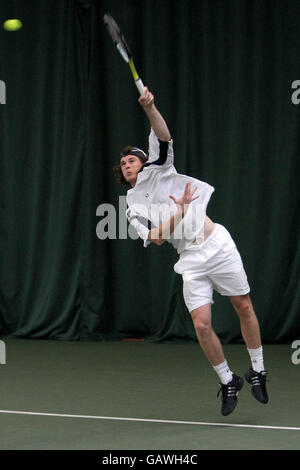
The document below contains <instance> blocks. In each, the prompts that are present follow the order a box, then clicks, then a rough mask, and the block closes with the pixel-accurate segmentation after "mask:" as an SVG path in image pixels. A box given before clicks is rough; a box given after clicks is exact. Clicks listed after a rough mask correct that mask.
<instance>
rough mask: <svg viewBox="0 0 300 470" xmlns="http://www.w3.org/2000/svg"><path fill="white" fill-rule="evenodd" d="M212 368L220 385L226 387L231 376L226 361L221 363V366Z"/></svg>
mask: <svg viewBox="0 0 300 470" xmlns="http://www.w3.org/2000/svg"><path fill="white" fill-rule="evenodd" d="M213 368H214V369H215V371H216V373H217V374H218V376H219V377H220V380H221V383H222V384H223V385H226V384H228V383H229V382H231V381H232V375H233V374H232V372H231V370H230V369H229V367H228V364H227V361H224V362H221V364H218V365H217V366H213Z"/></svg>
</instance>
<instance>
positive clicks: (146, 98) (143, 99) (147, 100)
mask: <svg viewBox="0 0 300 470" xmlns="http://www.w3.org/2000/svg"><path fill="white" fill-rule="evenodd" d="M138 101H139V103H140V104H141V105H142V106H145V107H146V106H149V105H151V104H152V103H153V101H154V96H153V94H152V93H151V91H149V90H148V88H147V87H146V86H145V90H144V94H143V95H142V96H140V97H139V100H138Z"/></svg>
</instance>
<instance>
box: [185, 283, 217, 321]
mask: <svg viewBox="0 0 300 470" xmlns="http://www.w3.org/2000/svg"><path fill="white" fill-rule="evenodd" d="M183 297H184V301H185V304H186V306H187V308H188V310H189V312H190V313H191V312H192V311H194V310H196V309H198V308H199V307H202V306H203V305H207V304H209V305H210V304H211V303H213V284H212V282H211V280H210V279H209V278H208V277H207V276H201V277H197V278H189V276H186V275H184V276H183Z"/></svg>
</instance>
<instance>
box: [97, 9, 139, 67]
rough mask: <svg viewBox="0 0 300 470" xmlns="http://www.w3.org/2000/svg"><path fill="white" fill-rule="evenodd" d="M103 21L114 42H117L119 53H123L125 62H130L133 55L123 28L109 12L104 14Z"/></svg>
mask: <svg viewBox="0 0 300 470" xmlns="http://www.w3.org/2000/svg"><path fill="white" fill-rule="evenodd" d="M103 22H104V24H105V26H106V29H107V32H108V34H109V35H110V37H111V38H112V40H113V42H114V43H115V45H116V48H117V49H118V51H119V53H120V54H121V56H122V57H123V59H124V60H125V62H127V63H128V62H129V60H130V59H131V57H132V55H131V51H130V49H129V47H128V44H127V42H126V39H125V38H124V36H123V34H122V33H121V30H120V28H119V26H118V24H117V23H116V21H115V20H114V18H113V17H112V16H111V15H110V14H109V13H105V15H104V16H103Z"/></svg>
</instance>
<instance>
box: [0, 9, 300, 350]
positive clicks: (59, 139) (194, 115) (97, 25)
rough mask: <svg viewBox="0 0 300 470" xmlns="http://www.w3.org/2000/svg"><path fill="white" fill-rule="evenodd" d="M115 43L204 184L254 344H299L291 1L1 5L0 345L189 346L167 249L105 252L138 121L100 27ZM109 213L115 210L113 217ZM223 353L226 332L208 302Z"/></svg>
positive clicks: (298, 42) (126, 244) (229, 318)
mask: <svg viewBox="0 0 300 470" xmlns="http://www.w3.org/2000/svg"><path fill="white" fill-rule="evenodd" d="M106 11H108V12H110V13H111V14H112V15H113V16H114V17H115V18H116V20H117V21H118V22H119V23H120V25H121V27H122V28H123V29H124V30H125V32H126V36H127V40H128V42H129V44H130V45H131V49H132V51H133V53H134V57H135V62H136V66H137V69H138V71H139V72H140V75H141V77H142V79H143V80H144V82H145V84H146V85H148V86H149V88H150V89H151V90H152V91H153V93H154V95H155V99H156V105H157V107H158V108H159V110H160V111H161V112H162V114H163V115H164V117H165V118H166V121H167V122H168V125H169V127H170V130H171V133H172V136H173V139H174V146H175V162H176V167H177V170H178V172H180V173H186V174H190V175H192V176H194V177H197V178H199V179H201V180H204V181H207V182H208V183H209V184H211V185H212V186H214V187H215V188H216V191H215V193H214V194H213V196H212V200H211V202H210V204H209V206H208V215H209V216H210V217H211V218H212V219H213V220H215V221H216V222H219V223H221V224H223V225H225V226H226V227H227V228H228V229H229V231H230V232H231V234H232V236H233V238H234V239H235V241H236V243H237V245H238V247H239V250H240V252H241V255H242V258H243V260H244V265H245V268H246V271H247V274H248V278H249V282H250V285H251V291H252V293H251V295H252V300H253V303H254V306H255V309H256V312H257V315H258V317H259V320H260V324H261V328H262V336H263V340H264V342H280V341H289V340H291V339H295V338H296V337H298V336H299V332H300V320H299V318H300V315H299V313H300V293H299V259H300V240H299V135H300V133H299V123H300V104H299V105H295V104H293V102H292V100H291V96H292V93H293V90H292V88H291V86H292V82H293V81H295V80H300V61H299V50H300V28H299V20H300V3H299V1H297V0H294V1H293V0H290V1H288V2H287V1H275V0H274V1H270V2H267V1H258V0H249V1H248V0H239V1H237V0H236V1H227V0H223V1H221V0H220V1H212V0H210V1H200V0H193V1H192V0H190V1H186V0H184V1H183V0H177V1H172V0H147V1H143V2H142V1H139V0H135V1H134V0H122V1H121V0H118V1H117V0H107V1H94V2H92V7H91V8H90V9H87V10H83V9H82V8H81V7H79V6H76V5H75V4H74V2H73V1H71V0H56V1H54V0H52V1H51V0H44V1H34V0H27V1H22V2H21V1H19V2H18V1H11V0H2V1H1V8H0V15H1V17H0V20H1V22H2V21H4V20H5V19H7V18H10V17H18V18H20V19H22V21H23V28H22V29H21V30H20V31H18V32H14V33H13V32H7V31H4V30H3V29H2V28H1V31H0V56H1V60H0V80H3V81H4V82H5V84H6V104H5V105H0V133H1V139H0V151H1V163H0V165H1V167H0V253H1V265H0V333H1V334H2V335H9V334H12V335H16V336H20V337H31V338H34V337H35V338H55V339H66V340H67V339H103V338H104V339H105V338H120V337H123V336H129V337H130V336H135V337H136V336H142V337H147V338H148V339H150V340H171V339H179V338H181V339H185V340H195V335H194V332H193V328H192V325H191V320H190V318H189V314H188V312H187V310H186V308H185V305H184V302H183V298H182V281H181V278H180V277H179V276H178V275H175V273H174V271H173V264H174V263H175V261H176V259H177V255H176V252H174V251H173V250H172V248H171V246H169V245H168V246H167V244H164V245H163V246H162V247H157V246H150V247H148V248H147V249H144V248H143V246H142V242H141V241H140V240H138V241H134V240H131V239H127V240H126V239H125V240H100V239H99V238H98V237H97V235H96V226H97V224H98V222H99V221H100V219H101V218H100V217H99V216H97V215H96V210H97V208H98V207H99V206H100V205H101V204H103V203H109V204H113V205H114V206H115V207H116V208H117V209H118V204H119V200H118V196H119V195H125V192H126V190H125V188H124V187H120V186H118V185H117V184H116V182H115V180H114V176H113V173H112V166H113V165H114V164H115V163H116V162H117V160H118V153H119V150H120V149H121V148H122V147H124V146H125V145H127V144H134V145H138V146H141V147H146V146H147V137H148V132H149V125H148V122H147V120H146V117H145V116H144V114H143V111H142V109H141V107H140V106H139V104H138V102H137V99H138V92H137V90H136V88H135V86H134V84H133V81H132V79H131V76H130V73H129V69H128V67H127V65H126V64H125V63H124V62H123V61H122V60H121V58H120V57H119V55H118V53H117V52H116V51H115V49H114V46H113V44H112V43H111V41H110V39H109V37H108V35H107V33H106V31H105V29H104V27H103V24H102V16H103V14H104V12H106ZM117 215H118V216H119V214H117ZM213 323H214V327H215V329H216V332H217V333H218V334H219V336H220V338H221V340H222V341H223V342H224V343H227V342H234V341H240V339H241V335H240V331H239V322H238V319H237V316H236V314H235V313H234V312H233V310H232V308H231V306H230V305H229V301H228V299H226V298H223V297H220V296H218V295H216V297H215V304H214V306H213Z"/></svg>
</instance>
